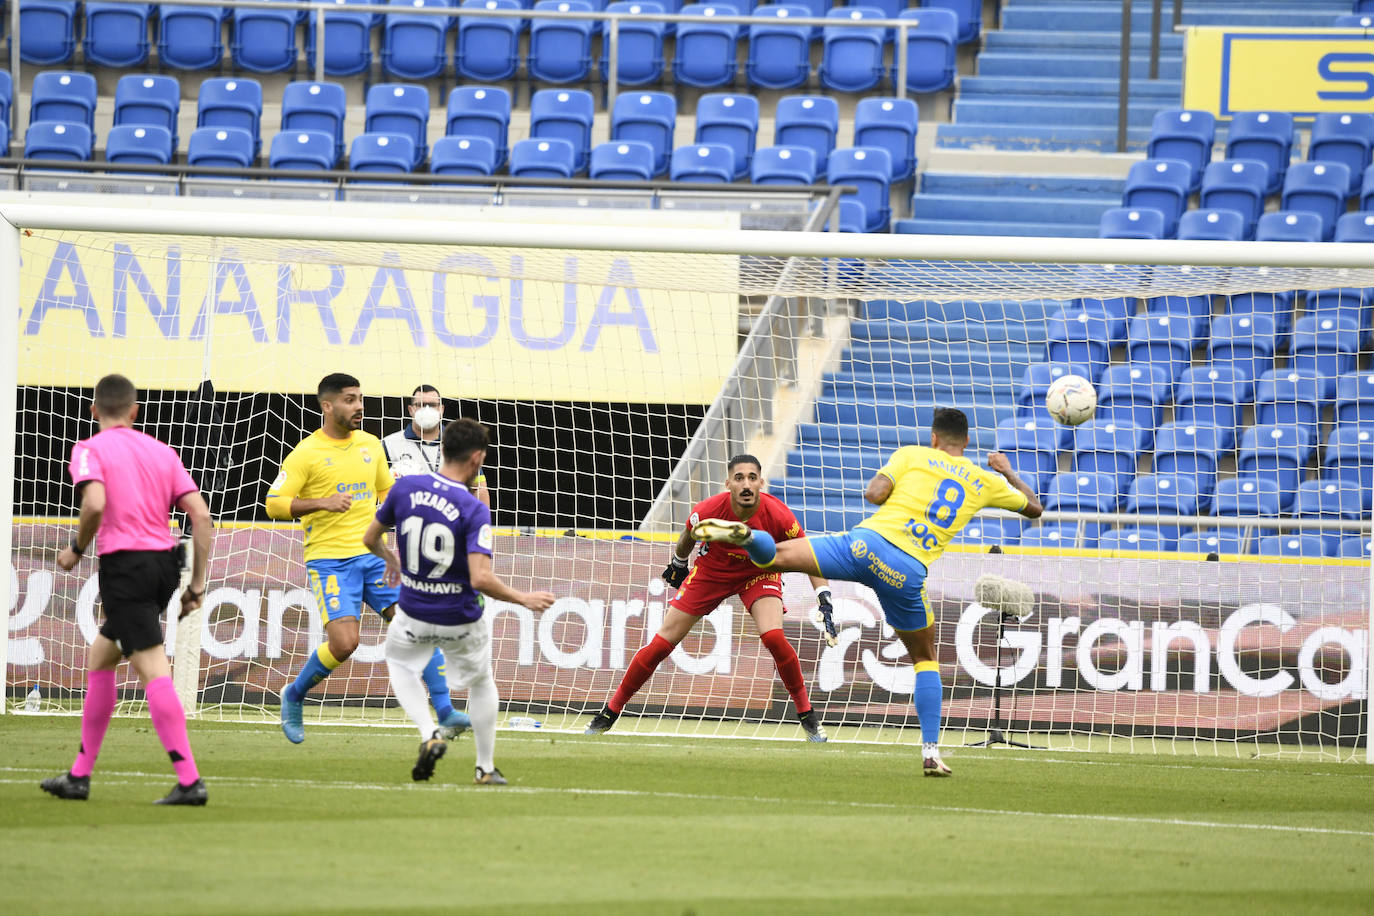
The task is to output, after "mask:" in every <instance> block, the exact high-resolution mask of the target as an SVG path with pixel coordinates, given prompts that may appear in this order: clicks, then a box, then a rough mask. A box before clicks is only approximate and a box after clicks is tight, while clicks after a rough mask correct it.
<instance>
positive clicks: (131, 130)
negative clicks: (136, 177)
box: [105, 124, 174, 165]
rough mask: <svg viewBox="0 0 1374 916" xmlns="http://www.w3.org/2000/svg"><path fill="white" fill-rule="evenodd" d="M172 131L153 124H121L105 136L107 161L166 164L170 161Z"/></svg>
mask: <svg viewBox="0 0 1374 916" xmlns="http://www.w3.org/2000/svg"><path fill="white" fill-rule="evenodd" d="M173 148H174V147H173V145H172V132H171V131H169V130H168V129H167V128H165V127H158V126H157V125H155V124H147V125H143V124H140V125H133V124H123V125H117V126H115V127H112V128H110V132H109V133H108V134H106V136H105V160H106V161H107V162H136V163H141V164H143V165H166V164H167V163H169V162H171V161H172V150H173Z"/></svg>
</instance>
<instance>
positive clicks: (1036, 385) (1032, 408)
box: [1016, 363, 1092, 443]
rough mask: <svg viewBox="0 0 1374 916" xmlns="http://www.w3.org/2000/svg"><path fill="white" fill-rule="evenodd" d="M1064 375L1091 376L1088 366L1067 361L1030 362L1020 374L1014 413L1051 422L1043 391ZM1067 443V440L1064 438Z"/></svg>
mask: <svg viewBox="0 0 1374 916" xmlns="http://www.w3.org/2000/svg"><path fill="white" fill-rule="evenodd" d="M1065 375H1078V376H1082V377H1083V378H1091V377H1092V369H1091V368H1090V367H1088V366H1074V365H1070V364H1069V363H1031V364H1030V365H1029V366H1027V367H1026V368H1025V371H1024V372H1023V373H1022V374H1021V385H1020V387H1019V388H1018V389H1017V393H1016V415H1017V416H1018V417H1035V418H1036V419H1039V420H1043V421H1044V422H1046V423H1053V422H1054V421H1053V420H1051V419H1050V415H1049V413H1048V412H1047V411H1046V410H1045V392H1047V391H1049V388H1050V385H1052V384H1053V383H1054V381H1055V379H1058V378H1060V377H1062V376H1065ZM1066 443H1067V440H1066Z"/></svg>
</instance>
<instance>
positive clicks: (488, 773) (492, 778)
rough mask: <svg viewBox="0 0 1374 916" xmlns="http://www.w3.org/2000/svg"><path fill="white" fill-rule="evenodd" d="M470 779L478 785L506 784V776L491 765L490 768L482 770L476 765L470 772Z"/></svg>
mask: <svg viewBox="0 0 1374 916" xmlns="http://www.w3.org/2000/svg"><path fill="white" fill-rule="evenodd" d="M472 781H473V782H475V783H476V784H477V785H479V786H504V785H506V777H504V776H502V775H501V771H500V770H498V769H497V768H496V767H492V768H491V769H490V770H484V769H482V768H481V767H477V768H476V770H475V771H474V772H473V774H472Z"/></svg>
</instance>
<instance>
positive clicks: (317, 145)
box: [267, 128, 339, 169]
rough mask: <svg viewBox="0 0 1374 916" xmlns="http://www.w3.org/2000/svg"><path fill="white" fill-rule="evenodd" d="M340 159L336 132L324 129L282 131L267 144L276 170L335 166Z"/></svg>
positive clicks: (268, 152) (329, 167)
mask: <svg viewBox="0 0 1374 916" xmlns="http://www.w3.org/2000/svg"><path fill="white" fill-rule="evenodd" d="M338 158H339V157H338V147H337V146H336V145H335V143H334V135H333V134H329V133H325V132H324V131H322V130H307V129H304V128H300V129H297V130H283V131H280V132H278V133H277V135H276V136H275V137H273V138H272V142H271V143H269V144H268V146H267V164H268V165H270V166H271V167H272V168H274V169H332V168H334V165H335V163H336V162H338Z"/></svg>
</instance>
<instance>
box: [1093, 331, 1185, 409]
mask: <svg viewBox="0 0 1374 916" xmlns="http://www.w3.org/2000/svg"><path fill="white" fill-rule="evenodd" d="M1132 346H1134V344H1133V345H1132ZM1131 358H1132V359H1136V357H1135V356H1134V355H1132V357H1131ZM1172 389H1173V378H1172V377H1171V376H1170V375H1169V372H1168V370H1167V369H1166V368H1165V367H1164V366H1161V365H1159V364H1151V363H1149V362H1148V361H1147V362H1143V363H1142V362H1139V361H1137V362H1134V363H1132V364H1129V365H1121V364H1117V365H1112V366H1108V367H1107V370H1106V371H1105V372H1103V373H1102V378H1101V379H1099V380H1098V382H1097V413H1096V414H1095V417H1096V418H1097V419H1099V420H1111V421H1115V422H1118V423H1120V422H1126V423H1134V424H1135V425H1136V426H1139V427H1141V428H1143V429H1151V430H1152V429H1154V428H1155V427H1156V426H1157V425H1158V424H1159V418H1160V415H1161V414H1162V413H1163V412H1164V406H1165V405H1166V404H1168V403H1169V392H1170V391H1171V390H1172Z"/></svg>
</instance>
